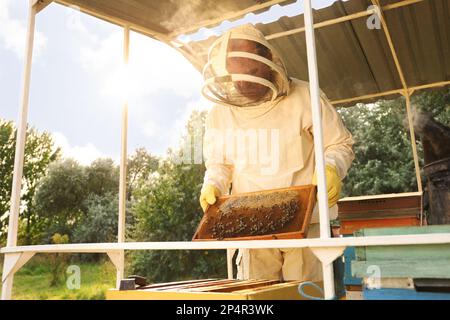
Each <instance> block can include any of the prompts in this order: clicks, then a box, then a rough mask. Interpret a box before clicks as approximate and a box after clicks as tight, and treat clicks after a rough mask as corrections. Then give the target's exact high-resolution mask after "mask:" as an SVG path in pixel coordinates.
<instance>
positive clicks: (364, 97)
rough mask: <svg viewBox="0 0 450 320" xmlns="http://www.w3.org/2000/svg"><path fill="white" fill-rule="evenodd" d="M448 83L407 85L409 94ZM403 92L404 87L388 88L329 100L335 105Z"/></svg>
mask: <svg viewBox="0 0 450 320" xmlns="http://www.w3.org/2000/svg"><path fill="white" fill-rule="evenodd" d="M448 85H450V81H439V82H434V83H428V84H424V85H420V86H414V87H409V89H408V90H409V91H410V95H411V93H412V91H417V90H423V89H429V88H438V87H445V86H448ZM404 92H405V89H395V90H389V91H384V92H380V93H373V94H366V95H363V96H358V97H354V98H347V99H340V100H333V101H331V104H333V105H336V104H341V103H349V102H354V101H361V100H367V99H373V98H378V97H383V96H390V95H393V94H401V95H403V94H404Z"/></svg>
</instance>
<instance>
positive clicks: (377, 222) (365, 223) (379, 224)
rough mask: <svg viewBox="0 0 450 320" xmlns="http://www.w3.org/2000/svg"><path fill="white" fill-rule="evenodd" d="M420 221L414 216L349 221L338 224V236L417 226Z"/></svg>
mask: <svg viewBox="0 0 450 320" xmlns="http://www.w3.org/2000/svg"><path fill="white" fill-rule="evenodd" d="M419 225H420V219H418V218H417V217H416V216H413V217H404V218H395V219H367V220H351V221H341V222H340V229H339V232H340V234H348V235H350V234H353V233H354V232H355V231H358V230H360V229H364V228H383V227H384V228H386V227H407V226H419Z"/></svg>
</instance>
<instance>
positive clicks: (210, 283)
mask: <svg viewBox="0 0 450 320" xmlns="http://www.w3.org/2000/svg"><path fill="white" fill-rule="evenodd" d="M300 283H301V281H286V282H281V281H278V280H263V279H252V280H236V279H201V280H187V281H177V282H169V283H160V284H151V285H147V286H144V287H139V288H137V289H135V290H123V291H122V290H117V289H111V290H108V291H107V293H106V299H108V300H306V298H304V297H302V296H301V295H300V294H299V292H298V285H299V284H300ZM317 284H318V285H319V286H320V287H322V283H317ZM305 293H306V294H309V295H311V296H320V293H318V292H317V290H316V289H314V288H311V287H305Z"/></svg>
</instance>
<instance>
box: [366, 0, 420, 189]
mask: <svg viewBox="0 0 450 320" xmlns="http://www.w3.org/2000/svg"><path fill="white" fill-rule="evenodd" d="M372 3H373V5H375V6H377V7H378V8H380V17H379V18H380V20H381V26H382V27H383V30H384V34H385V36H386V40H387V42H388V44H389V48H390V50H391V54H392V58H393V59H394V63H395V67H396V68H397V72H398V76H399V77H400V81H401V82H402V85H403V89H404V91H403V93H402V94H403V95H404V96H405V98H406V112H407V116H408V125H409V133H410V138H411V146H412V152H413V158H414V168H415V170H416V180H417V188H418V191H419V192H422V179H421V178H420V166H419V157H418V155H417V147H416V138H415V135H414V127H413V123H412V114H411V107H410V104H411V102H410V94H411V93H412V92H411V91H410V89H409V88H408V85H407V83H406V79H405V75H404V74H403V70H402V66H401V65H400V61H399V59H398V56H397V52H396V50H395V47H394V42H393V41H392V38H391V34H390V32H389V28H388V25H387V22H386V18H385V17H384V13H383V10H382V7H381V5H380V1H379V0H372Z"/></svg>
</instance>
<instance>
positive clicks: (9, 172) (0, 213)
mask: <svg viewBox="0 0 450 320" xmlns="http://www.w3.org/2000/svg"><path fill="white" fill-rule="evenodd" d="M16 135H17V130H16V128H15V126H14V124H13V122H11V121H5V120H2V119H0V164H1V165H0V243H1V242H3V241H4V240H5V236H6V224H7V221H8V220H7V217H8V212H9V209H10V205H11V203H10V198H11V190H12V178H13V171H14V155H15V148H16ZM59 156H60V149H59V148H55V147H54V145H53V140H52V137H51V135H50V134H49V133H47V132H43V133H39V132H38V131H37V130H35V129H34V128H32V127H29V128H27V134H26V142H25V152H24V168H23V179H22V198H21V206H22V208H23V210H22V212H21V213H20V217H21V221H20V224H19V225H20V226H23V228H25V229H22V228H19V235H22V237H21V238H22V239H23V241H24V242H25V243H26V244H29V243H31V241H32V236H33V234H34V231H33V226H34V222H35V221H36V214H35V210H34V207H33V204H32V199H33V197H34V194H35V192H36V187H37V183H38V181H39V180H40V179H41V177H43V176H44V175H45V173H46V171H47V168H48V166H49V164H50V163H52V162H53V161H55V160H56V159H58V158H59Z"/></svg>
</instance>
